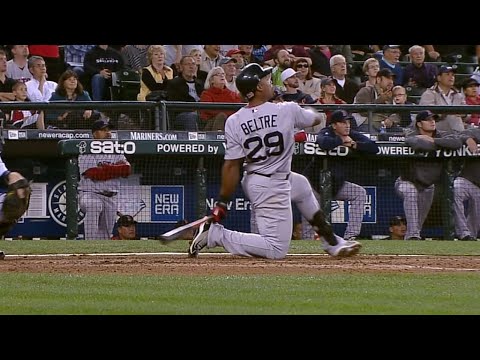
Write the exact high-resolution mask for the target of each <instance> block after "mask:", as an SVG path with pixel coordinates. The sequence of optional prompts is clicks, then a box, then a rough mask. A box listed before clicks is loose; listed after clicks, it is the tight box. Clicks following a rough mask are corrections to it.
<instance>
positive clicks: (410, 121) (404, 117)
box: [385, 85, 415, 132]
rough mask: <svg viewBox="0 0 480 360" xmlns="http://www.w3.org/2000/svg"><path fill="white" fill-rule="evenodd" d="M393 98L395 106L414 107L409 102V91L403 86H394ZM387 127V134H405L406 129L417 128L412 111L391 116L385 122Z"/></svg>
mask: <svg viewBox="0 0 480 360" xmlns="http://www.w3.org/2000/svg"><path fill="white" fill-rule="evenodd" d="M392 97H393V104H394V105H413V103H412V102H410V101H407V90H405V88H404V87H403V86H400V85H397V86H394V87H393V88H392ZM385 126H386V131H387V132H403V131H405V129H406V128H410V129H412V128H415V121H414V117H413V115H412V114H411V112H410V111H402V112H399V113H398V114H396V113H395V114H390V115H389V116H388V118H387V120H385Z"/></svg>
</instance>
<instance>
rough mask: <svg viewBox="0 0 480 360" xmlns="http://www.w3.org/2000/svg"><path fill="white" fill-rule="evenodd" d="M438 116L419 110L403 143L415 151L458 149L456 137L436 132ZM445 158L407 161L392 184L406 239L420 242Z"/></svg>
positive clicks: (442, 173)
mask: <svg viewBox="0 0 480 360" xmlns="http://www.w3.org/2000/svg"><path fill="white" fill-rule="evenodd" d="M438 118H439V116H438V115H436V114H433V113H432V112H431V111H430V110H424V111H420V112H419V113H418V114H417V117H416V119H415V122H416V123H415V130H414V131H413V132H411V133H410V134H408V136H407V138H406V139H405V143H406V144H407V145H408V146H410V147H411V148H412V149H413V150H416V151H421V152H425V151H427V152H428V151H434V150H438V149H452V150H454V149H458V148H460V147H461V146H462V140H461V139H460V137H459V136H458V135H455V134H449V133H447V132H444V131H440V130H437V127H436V120H437V119H438ZM445 165H446V161H445V159H442V158H421V157H416V158H414V159H411V160H410V159H409V161H407V162H406V163H405V166H404V167H403V168H402V169H401V170H400V176H399V177H398V178H397V180H396V181H395V192H396V193H397V195H398V196H400V198H402V200H403V208H404V211H405V216H406V219H407V233H406V235H405V238H406V239H407V240H422V238H421V236H420V232H421V230H422V227H423V223H424V222H425V219H426V218H427V215H428V212H429V211H430V207H431V206H432V201H433V195H434V191H435V183H437V182H439V181H440V180H441V177H442V176H443V175H444V166H445Z"/></svg>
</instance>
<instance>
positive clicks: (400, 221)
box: [385, 216, 407, 240]
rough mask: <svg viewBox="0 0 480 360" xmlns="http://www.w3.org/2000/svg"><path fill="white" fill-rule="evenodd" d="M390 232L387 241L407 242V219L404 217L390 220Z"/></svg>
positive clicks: (395, 217)
mask: <svg viewBox="0 0 480 360" xmlns="http://www.w3.org/2000/svg"><path fill="white" fill-rule="evenodd" d="M388 231H389V232H390V236H389V237H388V238H386V239H385V240H405V234H406V232H407V219H405V218H404V217H403V216H394V217H393V218H391V219H390V223H389V227H388Z"/></svg>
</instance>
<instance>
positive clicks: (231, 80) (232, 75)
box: [220, 58, 240, 94]
mask: <svg viewBox="0 0 480 360" xmlns="http://www.w3.org/2000/svg"><path fill="white" fill-rule="evenodd" d="M236 61H237V60H235V59H234V58H223V59H222V61H220V66H221V67H222V68H223V71H225V80H226V81H227V89H229V90H231V91H233V92H234V93H237V94H240V92H239V91H238V89H237V84H235V79H236V78H237V68H236V66H235V64H236Z"/></svg>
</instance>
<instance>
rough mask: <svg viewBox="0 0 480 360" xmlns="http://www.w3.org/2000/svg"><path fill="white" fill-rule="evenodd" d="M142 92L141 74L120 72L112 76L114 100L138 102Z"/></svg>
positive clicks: (112, 95)
mask: <svg viewBox="0 0 480 360" xmlns="http://www.w3.org/2000/svg"><path fill="white" fill-rule="evenodd" d="M139 92H140V74H139V73H138V72H136V71H134V70H120V71H117V72H115V73H113V74H112V87H111V88H110V95H111V99H112V100H119V101H136V100H137V95H138V93H139Z"/></svg>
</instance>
